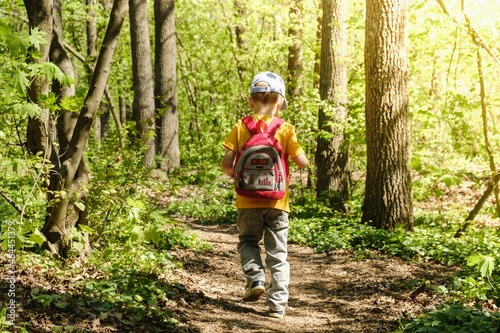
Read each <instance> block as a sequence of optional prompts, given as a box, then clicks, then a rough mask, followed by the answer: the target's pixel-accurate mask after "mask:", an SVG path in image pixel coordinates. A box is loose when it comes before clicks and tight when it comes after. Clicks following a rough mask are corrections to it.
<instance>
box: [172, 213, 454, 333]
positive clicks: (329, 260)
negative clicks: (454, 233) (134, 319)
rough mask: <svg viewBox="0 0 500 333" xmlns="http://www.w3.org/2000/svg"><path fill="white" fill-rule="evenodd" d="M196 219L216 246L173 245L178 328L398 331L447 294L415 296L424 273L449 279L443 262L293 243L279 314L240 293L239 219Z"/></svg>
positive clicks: (214, 332)
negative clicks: (364, 255)
mask: <svg viewBox="0 0 500 333" xmlns="http://www.w3.org/2000/svg"><path fill="white" fill-rule="evenodd" d="M190 227H191V228H192V229H193V230H194V231H195V232H196V233H197V234H198V235H199V237H200V238H202V239H204V240H206V241H208V242H209V243H211V244H212V245H213V246H214V250H213V251H209V252H192V251H187V250H179V251H177V252H175V253H174V254H175V255H176V256H177V257H178V258H179V259H180V260H181V261H182V262H183V263H184V269H185V271H183V272H181V274H182V283H183V284H184V285H185V287H186V293H185V296H184V297H183V298H180V299H177V300H176V301H175V302H176V304H171V305H173V307H174V309H175V312H176V313H177V315H178V316H179V318H180V321H181V323H180V326H179V330H178V331H179V332H200V333H219V332H242V333H246V332H252V333H256V332H259V333H264V332H286V333H306V332H332V333H333V332H335V333H340V332H342V333H344V332H345V333H347V332H349V333H356V332H359V333H361V332H362V333H369V332H392V331H394V329H395V328H396V327H397V321H398V320H401V319H403V318H407V317H413V316H415V315H417V314H418V313H421V312H422V311H423V310H424V309H425V308H427V307H431V306H432V305H435V304H437V303H439V302H440V301H441V299H440V298H439V296H438V295H436V294H435V293H434V292H432V290H431V289H429V288H427V289H426V290H425V291H424V292H422V293H419V294H418V295H417V296H416V297H415V298H410V297H408V295H409V294H410V293H411V291H412V290H415V289H416V288H417V287H418V285H419V284H421V283H422V281H425V280H428V281H429V282H430V283H431V285H437V284H441V283H444V281H445V280H446V279H447V278H448V277H449V276H450V274H451V271H450V269H448V268H446V267H443V266H437V265H431V264H429V265H423V264H410V263H406V262H404V261H402V260H400V259H394V258H387V257H380V256H376V257H375V256H374V257H375V258H371V259H363V260H354V258H353V255H352V254H351V253H348V252H346V251H336V252H332V253H330V254H329V255H326V254H318V253H314V252H313V251H312V250H311V249H310V248H306V247H301V246H297V245H293V244H291V245H289V261H290V265H291V285H290V301H289V306H290V307H291V308H290V309H289V310H288V312H287V315H286V317H285V318H283V319H273V318H269V317H268V316H267V311H268V308H267V306H266V302H265V297H263V298H261V300H259V302H256V303H244V302H242V301H241V295H242V293H243V288H244V284H245V279H244V276H243V273H242V271H241V268H240V266H239V256H238V252H237V251H236V243H237V238H238V237H237V230H236V228H235V226H234V225H215V226H214V225H211V226H206V225H200V224H195V223H191V224H190Z"/></svg>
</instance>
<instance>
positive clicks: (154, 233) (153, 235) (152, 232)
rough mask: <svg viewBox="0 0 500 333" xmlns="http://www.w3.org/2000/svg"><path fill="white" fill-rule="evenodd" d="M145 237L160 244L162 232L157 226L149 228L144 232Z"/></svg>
mask: <svg viewBox="0 0 500 333" xmlns="http://www.w3.org/2000/svg"><path fill="white" fill-rule="evenodd" d="M144 238H145V239H146V241H148V242H153V243H155V244H158V242H159V241H160V234H159V233H158V229H157V228H156V227H153V228H151V229H149V230H148V231H146V233H145V234H144Z"/></svg>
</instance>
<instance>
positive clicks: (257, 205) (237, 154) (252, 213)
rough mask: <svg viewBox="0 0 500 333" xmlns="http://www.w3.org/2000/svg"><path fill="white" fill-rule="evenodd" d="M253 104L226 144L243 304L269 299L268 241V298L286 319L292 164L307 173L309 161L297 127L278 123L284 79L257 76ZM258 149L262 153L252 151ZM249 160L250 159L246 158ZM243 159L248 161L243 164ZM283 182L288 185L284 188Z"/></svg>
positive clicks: (225, 161) (275, 311)
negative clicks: (233, 189)
mask: <svg viewBox="0 0 500 333" xmlns="http://www.w3.org/2000/svg"><path fill="white" fill-rule="evenodd" d="M248 102H249V105H250V108H251V109H252V110H253V115H251V116H248V117H245V118H244V119H242V120H239V121H238V123H237V124H236V125H235V126H234V127H233V129H232V131H231V133H230V134H229V135H228V136H227V138H226V140H225V141H224V144H223V145H224V147H225V148H226V153H225V155H224V158H223V160H222V170H223V171H224V173H225V174H227V175H229V176H231V177H233V178H235V186H236V191H237V196H236V208H237V210H238V219H237V226H238V230H239V243H238V252H239V254H240V259H241V267H242V269H243V272H244V274H245V276H246V279H247V285H246V288H245V293H244V295H243V301H245V302H255V301H257V300H259V298H260V296H262V295H263V294H264V293H266V289H265V272H264V266H263V263H262V259H261V256H260V252H261V251H260V246H259V241H260V240H261V239H262V238H264V247H265V250H266V256H265V262H266V265H267V267H268V269H269V270H270V273H271V274H270V275H271V281H270V284H269V286H268V288H267V293H266V296H267V301H268V305H269V310H270V312H269V315H270V316H271V317H274V318H282V317H283V316H284V315H285V309H286V306H287V303H288V298H289V293H288V285H289V282H290V265H289V263H288V262H287V255H288V250H287V239H288V213H289V212H290V205H289V200H288V158H291V159H292V160H293V161H294V162H295V164H297V166H298V167H300V168H304V167H305V166H307V157H306V155H305V153H304V150H303V149H302V148H301V147H300V145H299V143H298V141H297V137H296V134H295V129H294V127H293V126H292V125H291V124H289V123H287V122H285V121H283V120H282V119H280V118H278V117H277V116H278V112H279V111H280V110H284V109H286V108H287V107H288V105H287V102H286V99H285V84H284V82H283V80H282V79H281V77H279V76H278V75H277V74H275V73H272V72H263V73H260V74H258V75H256V76H255V77H254V79H253V81H252V84H251V86H250V98H249V100H248ZM263 137H265V138H263ZM264 141H265V142H268V143H265V142H264ZM254 144H255V145H258V148H255V147H254V146H252V145H254ZM271 150H272V151H278V155H279V156H280V158H281V159H275V158H274V157H273V155H276V154H274V153H272V152H271ZM245 154H248V155H250V156H247V157H244V156H245ZM240 158H241V159H245V160H244V161H243V162H240ZM282 164H284V165H282ZM273 165H277V166H278V167H273ZM281 170H283V171H281ZM282 172H283V173H284V174H281V173H282ZM281 180H284V182H283V188H281V187H282V186H281V185H280V181H281Z"/></svg>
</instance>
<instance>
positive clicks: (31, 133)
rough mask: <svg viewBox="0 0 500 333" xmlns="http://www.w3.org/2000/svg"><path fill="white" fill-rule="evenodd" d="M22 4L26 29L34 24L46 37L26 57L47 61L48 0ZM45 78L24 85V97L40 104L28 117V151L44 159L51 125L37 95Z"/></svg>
mask: <svg viewBox="0 0 500 333" xmlns="http://www.w3.org/2000/svg"><path fill="white" fill-rule="evenodd" d="M24 6H25V8H26V12H27V14H28V21H29V29H30V31H31V30H32V29H33V28H38V29H40V31H42V32H43V33H44V34H45V36H46V39H47V44H44V45H40V50H39V53H40V55H41V56H40V57H37V58H32V59H28V61H32V62H35V63H42V62H47V61H48V60H49V51H50V44H51V40H52V7H53V2H52V0H42V1H39V0H24ZM49 90H50V86H49V82H48V81H47V79H46V78H44V77H40V76H37V77H34V78H33V80H32V82H31V85H30V87H29V88H28V92H27V93H28V99H29V100H30V101H31V102H33V103H37V104H38V105H39V106H40V116H39V117H30V118H29V119H28V128H27V131H26V137H27V142H26V146H27V149H28V151H30V152H31V153H32V154H36V153H39V152H41V153H42V157H43V158H44V159H47V160H48V159H49V158H50V156H51V155H52V154H53V153H54V152H53V148H54V147H53V145H52V142H53V139H54V133H55V131H54V129H53V126H52V122H51V120H50V114H49V110H48V109H46V108H44V107H43V105H42V104H41V103H40V101H39V100H38V96H39V95H44V96H45V95H47V94H48V93H49Z"/></svg>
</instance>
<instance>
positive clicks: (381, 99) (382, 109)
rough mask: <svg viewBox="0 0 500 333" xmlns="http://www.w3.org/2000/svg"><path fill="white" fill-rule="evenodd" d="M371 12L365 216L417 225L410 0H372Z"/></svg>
mask: <svg viewBox="0 0 500 333" xmlns="http://www.w3.org/2000/svg"><path fill="white" fill-rule="evenodd" d="M366 14H367V16H366V30H365V71H366V74H365V82H366V96H365V107H366V110H365V115H366V147H367V171H366V191H365V199H364V204H363V208H362V210H363V217H362V221H363V222H369V223H370V224H372V225H373V226H375V227H378V228H383V229H387V230H393V229H394V228H395V227H396V224H397V223H401V224H404V225H405V226H406V228H407V229H412V228H413V203H412V193H411V188H410V183H411V170H410V119H409V109H408V99H409V94H408V80H409V65H408V59H407V54H406V0H383V1H381V0H367V2H366Z"/></svg>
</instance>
